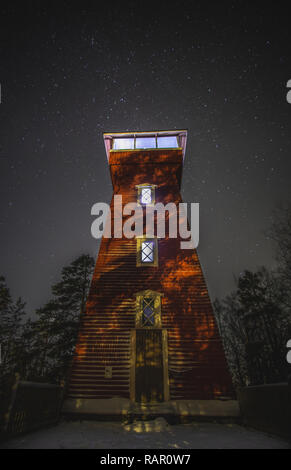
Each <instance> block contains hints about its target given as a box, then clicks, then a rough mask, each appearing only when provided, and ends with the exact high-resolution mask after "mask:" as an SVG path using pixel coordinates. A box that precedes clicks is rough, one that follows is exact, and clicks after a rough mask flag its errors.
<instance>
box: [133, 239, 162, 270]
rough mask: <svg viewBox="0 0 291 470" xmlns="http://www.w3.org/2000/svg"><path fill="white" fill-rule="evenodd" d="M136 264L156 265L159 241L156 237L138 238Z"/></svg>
mask: <svg viewBox="0 0 291 470" xmlns="http://www.w3.org/2000/svg"><path fill="white" fill-rule="evenodd" d="M136 265H137V266H149V267H156V266H158V265H159V263H158V241H157V238H156V237H153V238H146V237H141V238H139V237H137V238H136Z"/></svg>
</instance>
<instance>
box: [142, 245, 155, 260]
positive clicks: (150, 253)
mask: <svg viewBox="0 0 291 470" xmlns="http://www.w3.org/2000/svg"><path fill="white" fill-rule="evenodd" d="M154 247H155V245H154V242H148V241H146V242H142V243H141V261H142V263H152V262H153V261H154V249H155V248H154Z"/></svg>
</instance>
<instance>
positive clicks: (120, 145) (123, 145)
mask: <svg viewBox="0 0 291 470" xmlns="http://www.w3.org/2000/svg"><path fill="white" fill-rule="evenodd" d="M132 149H134V139H133V138H132V139H114V141H113V150H132Z"/></svg>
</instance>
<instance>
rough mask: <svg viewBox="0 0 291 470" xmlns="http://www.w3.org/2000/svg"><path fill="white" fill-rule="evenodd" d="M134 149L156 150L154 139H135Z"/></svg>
mask: <svg viewBox="0 0 291 470" xmlns="http://www.w3.org/2000/svg"><path fill="white" fill-rule="evenodd" d="M135 148H137V149H154V148H156V138H155V137H137V138H136V140H135Z"/></svg>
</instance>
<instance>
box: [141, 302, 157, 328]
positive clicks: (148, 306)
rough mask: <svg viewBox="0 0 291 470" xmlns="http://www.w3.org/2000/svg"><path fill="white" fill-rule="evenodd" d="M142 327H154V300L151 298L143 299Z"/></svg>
mask: <svg viewBox="0 0 291 470" xmlns="http://www.w3.org/2000/svg"><path fill="white" fill-rule="evenodd" d="M142 310H143V325H144V326H146V325H149V326H151V325H154V322H155V316H154V313H155V309H154V298H153V297H145V298H144V299H143V307H142Z"/></svg>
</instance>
